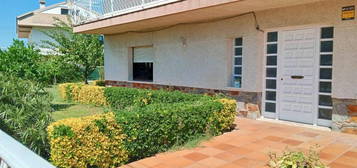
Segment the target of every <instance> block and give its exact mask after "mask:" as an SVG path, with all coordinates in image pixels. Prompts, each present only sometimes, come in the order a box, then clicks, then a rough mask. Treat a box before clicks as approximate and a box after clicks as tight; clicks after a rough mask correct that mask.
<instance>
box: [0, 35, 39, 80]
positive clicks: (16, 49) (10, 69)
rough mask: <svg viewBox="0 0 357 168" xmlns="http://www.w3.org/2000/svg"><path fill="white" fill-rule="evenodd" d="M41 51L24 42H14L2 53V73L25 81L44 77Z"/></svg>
mask: <svg viewBox="0 0 357 168" xmlns="http://www.w3.org/2000/svg"><path fill="white" fill-rule="evenodd" d="M41 59H42V56H41V54H40V51H39V50H36V49H35V48H34V46H32V45H26V44H25V43H24V42H23V41H20V40H14V41H13V43H12V45H11V46H9V48H7V49H6V50H3V51H0V71H1V72H5V73H7V74H13V75H15V76H17V77H20V78H23V79H31V80H36V81H39V80H37V79H39V78H41V77H42V76H43V74H42V73H43V72H42V70H41V69H40V63H39V62H40V61H41Z"/></svg>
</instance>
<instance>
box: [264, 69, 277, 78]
mask: <svg viewBox="0 0 357 168" xmlns="http://www.w3.org/2000/svg"><path fill="white" fill-rule="evenodd" d="M266 76H267V77H273V78H275V77H276V68H267V74H266Z"/></svg>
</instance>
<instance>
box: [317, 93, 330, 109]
mask: <svg viewBox="0 0 357 168" xmlns="http://www.w3.org/2000/svg"><path fill="white" fill-rule="evenodd" d="M319 105H321V106H332V98H331V96H327V95H319Z"/></svg>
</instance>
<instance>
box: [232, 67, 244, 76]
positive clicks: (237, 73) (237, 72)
mask: <svg viewBox="0 0 357 168" xmlns="http://www.w3.org/2000/svg"><path fill="white" fill-rule="evenodd" d="M234 74H236V75H241V74H242V67H234Z"/></svg>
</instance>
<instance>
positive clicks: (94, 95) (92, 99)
mask: <svg viewBox="0 0 357 168" xmlns="http://www.w3.org/2000/svg"><path fill="white" fill-rule="evenodd" d="M104 88H105V87H101V86H91V85H83V86H81V87H80V88H78V89H79V91H78V96H76V97H75V99H74V101H76V102H79V103H84V104H95V105H106V104H107V103H106V98H105V96H104Z"/></svg>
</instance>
